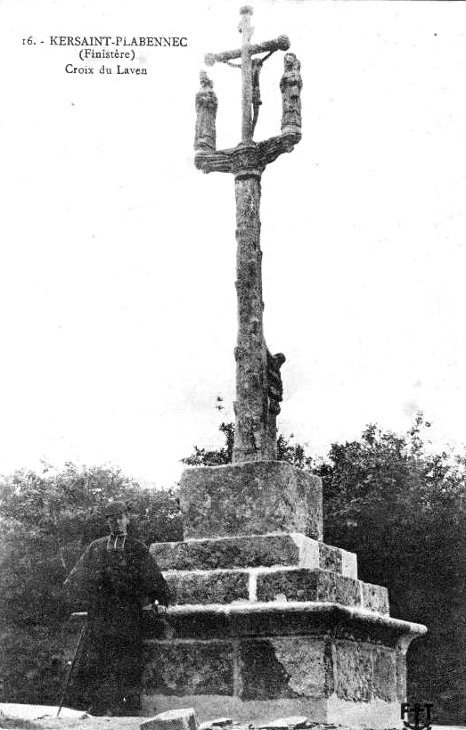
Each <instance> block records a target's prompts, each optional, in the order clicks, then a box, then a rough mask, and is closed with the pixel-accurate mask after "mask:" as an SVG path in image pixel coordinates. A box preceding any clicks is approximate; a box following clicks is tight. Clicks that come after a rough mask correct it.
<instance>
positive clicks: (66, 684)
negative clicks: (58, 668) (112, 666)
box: [57, 624, 87, 717]
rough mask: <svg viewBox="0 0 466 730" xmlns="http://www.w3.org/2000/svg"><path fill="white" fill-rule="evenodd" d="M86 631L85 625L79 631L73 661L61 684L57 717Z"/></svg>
mask: <svg viewBox="0 0 466 730" xmlns="http://www.w3.org/2000/svg"><path fill="white" fill-rule="evenodd" d="M86 630H87V625H86V624H85V625H84V626H83V627H82V629H81V633H80V634H79V639H78V643H77V644H76V649H75V652H74V655H73V659H72V660H71V661H70V662H69V663H68V664H69V666H68V671H67V673H66V676H65V681H64V683H63V690H62V693H61V697H60V706H59V708H58V712H57V717H58V716H59V714H60V712H61V708H62V707H63V705H64V703H65V698H66V693H67V691H68V685H69V683H70V679H71V673H72V671H73V669H74V667H75V666H76V664H77V662H78V659H79V653H80V649H81V647H82V645H83V642H84V636H85V635H86Z"/></svg>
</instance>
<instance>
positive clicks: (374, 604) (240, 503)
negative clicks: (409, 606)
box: [142, 462, 425, 729]
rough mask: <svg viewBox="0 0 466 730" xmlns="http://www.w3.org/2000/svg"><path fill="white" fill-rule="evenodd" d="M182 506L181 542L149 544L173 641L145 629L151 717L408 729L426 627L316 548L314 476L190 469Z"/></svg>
mask: <svg viewBox="0 0 466 730" xmlns="http://www.w3.org/2000/svg"><path fill="white" fill-rule="evenodd" d="M181 508H182V511H183V515H184V518H185V534H186V536H187V539H186V540H185V541H183V542H178V543H159V544H154V545H152V547H151V552H152V554H153V555H154V558H155V559H156V561H157V562H158V564H159V566H160V567H161V569H162V570H163V571H164V575H165V578H166V580H167V581H168V583H169V585H170V588H171V590H172V592H173V594H174V596H175V600H176V604H175V605H174V606H173V607H171V608H170V610H169V620H170V623H171V625H172V627H173V629H174V632H175V633H174V636H173V637H172V638H170V639H165V638H160V637H158V636H157V637H156V636H154V635H151V633H150V631H148V633H147V638H146V642H145V670H144V687H143V695H142V704H143V710H144V712H145V714H156V713H158V712H163V711H164V710H167V709H172V708H176V707H194V708H195V709H196V711H197V712H198V715H199V718H200V719H201V720H210V719H214V718H215V717H218V716H222V715H225V714H228V715H231V716H232V717H233V719H235V720H243V721H251V722H256V723H257V722H261V721H265V720H271V719H276V718H278V717H280V716H283V715H303V714H305V715H307V717H308V718H309V719H310V720H311V721H314V722H323V723H329V724H342V725H347V726H353V727H357V728H359V727H361V728H362V727H370V728H381V729H385V728H393V727H396V726H399V725H400V720H399V715H400V703H401V702H402V701H404V700H405V691H406V651H407V648H408V646H409V644H410V642H411V640H412V639H413V638H415V637H416V636H418V635H420V634H422V633H424V632H425V627H423V626H420V625H418V624H412V623H409V622H406V621H399V620H396V619H393V618H391V617H390V616H389V602H388V593H387V590H386V588H383V587H381V586H376V585H371V584H368V583H364V582H362V581H360V580H359V579H358V573H357V559H356V555H354V554H352V553H349V552H347V551H345V550H342V549H340V548H337V547H333V546H330V545H325V544H324V543H323V542H322V492H321V484H320V480H319V479H318V478H317V477H314V476H312V475H309V474H306V473H304V472H301V471H299V470H297V469H295V468H293V467H291V466H290V465H288V464H284V463H282V462H258V463H247V464H235V465H232V466H224V467H205V468H195V469H189V470H186V472H185V473H184V474H183V477H182V480H181Z"/></svg>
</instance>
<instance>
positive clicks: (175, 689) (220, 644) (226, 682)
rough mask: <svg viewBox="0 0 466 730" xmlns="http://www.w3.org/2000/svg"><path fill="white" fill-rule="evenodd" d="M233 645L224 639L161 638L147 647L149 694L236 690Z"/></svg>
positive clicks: (146, 661) (224, 692) (146, 690)
mask: <svg viewBox="0 0 466 730" xmlns="http://www.w3.org/2000/svg"><path fill="white" fill-rule="evenodd" d="M233 660H234V647H233V645H232V643H231V642H225V641H178V640H174V641H158V642H152V643H150V644H146V646H145V649H144V676H143V686H144V688H145V689H144V691H145V693H146V694H151V693H153V692H156V693H162V694H165V695H171V694H178V695H181V694H217V695H232V694H233V671H234V661H233Z"/></svg>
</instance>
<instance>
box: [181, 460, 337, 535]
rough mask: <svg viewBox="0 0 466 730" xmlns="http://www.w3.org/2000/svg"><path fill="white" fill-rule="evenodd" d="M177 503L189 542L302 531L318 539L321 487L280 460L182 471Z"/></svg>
mask: <svg viewBox="0 0 466 730" xmlns="http://www.w3.org/2000/svg"><path fill="white" fill-rule="evenodd" d="M180 504H181V510H182V512H183V518H184V526H185V536H186V537H187V538H194V537H197V538H204V537H223V536H238V535H263V534H266V533H270V532H282V533H290V532H302V533H303V534H304V535H307V536H308V537H313V538H315V539H317V540H321V539H322V534H323V523H322V484H321V481H320V479H319V478H318V477H316V476H314V475H312V474H308V473H306V472H303V471H301V470H300V469H296V468H295V467H292V466H291V465H290V464H287V463H285V462H282V461H256V462H245V463H240V464H231V465H230V464H228V465H225V466H210V467H208V466H203V467H193V468H190V469H186V470H185V471H184V472H183V474H182V476H181V483H180Z"/></svg>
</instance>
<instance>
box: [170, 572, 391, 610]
mask: <svg viewBox="0 0 466 730" xmlns="http://www.w3.org/2000/svg"><path fill="white" fill-rule="evenodd" d="M164 576H165V579H166V580H167V582H168V585H169V587H170V590H171V591H172V593H173V595H174V603H175V604H176V605H187V604H188V605H204V604H235V603H254V602H283V601H285V602H286V601H307V602H309V601H316V602H326V603H337V604H340V605H343V606H358V607H360V608H363V609H364V610H367V611H371V612H374V613H378V614H388V613H389V605H388V591H387V589H386V588H383V587H382V586H376V585H372V584H370V583H363V582H362V581H360V580H357V579H354V578H349V577H347V576H344V575H339V574H337V573H334V572H332V571H328V570H320V569H309V568H299V567H291V568H278V569H277V568H249V569H248V570H241V569H236V570H218V569H217V570H205V571H203V570H193V571H165V573H164Z"/></svg>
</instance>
